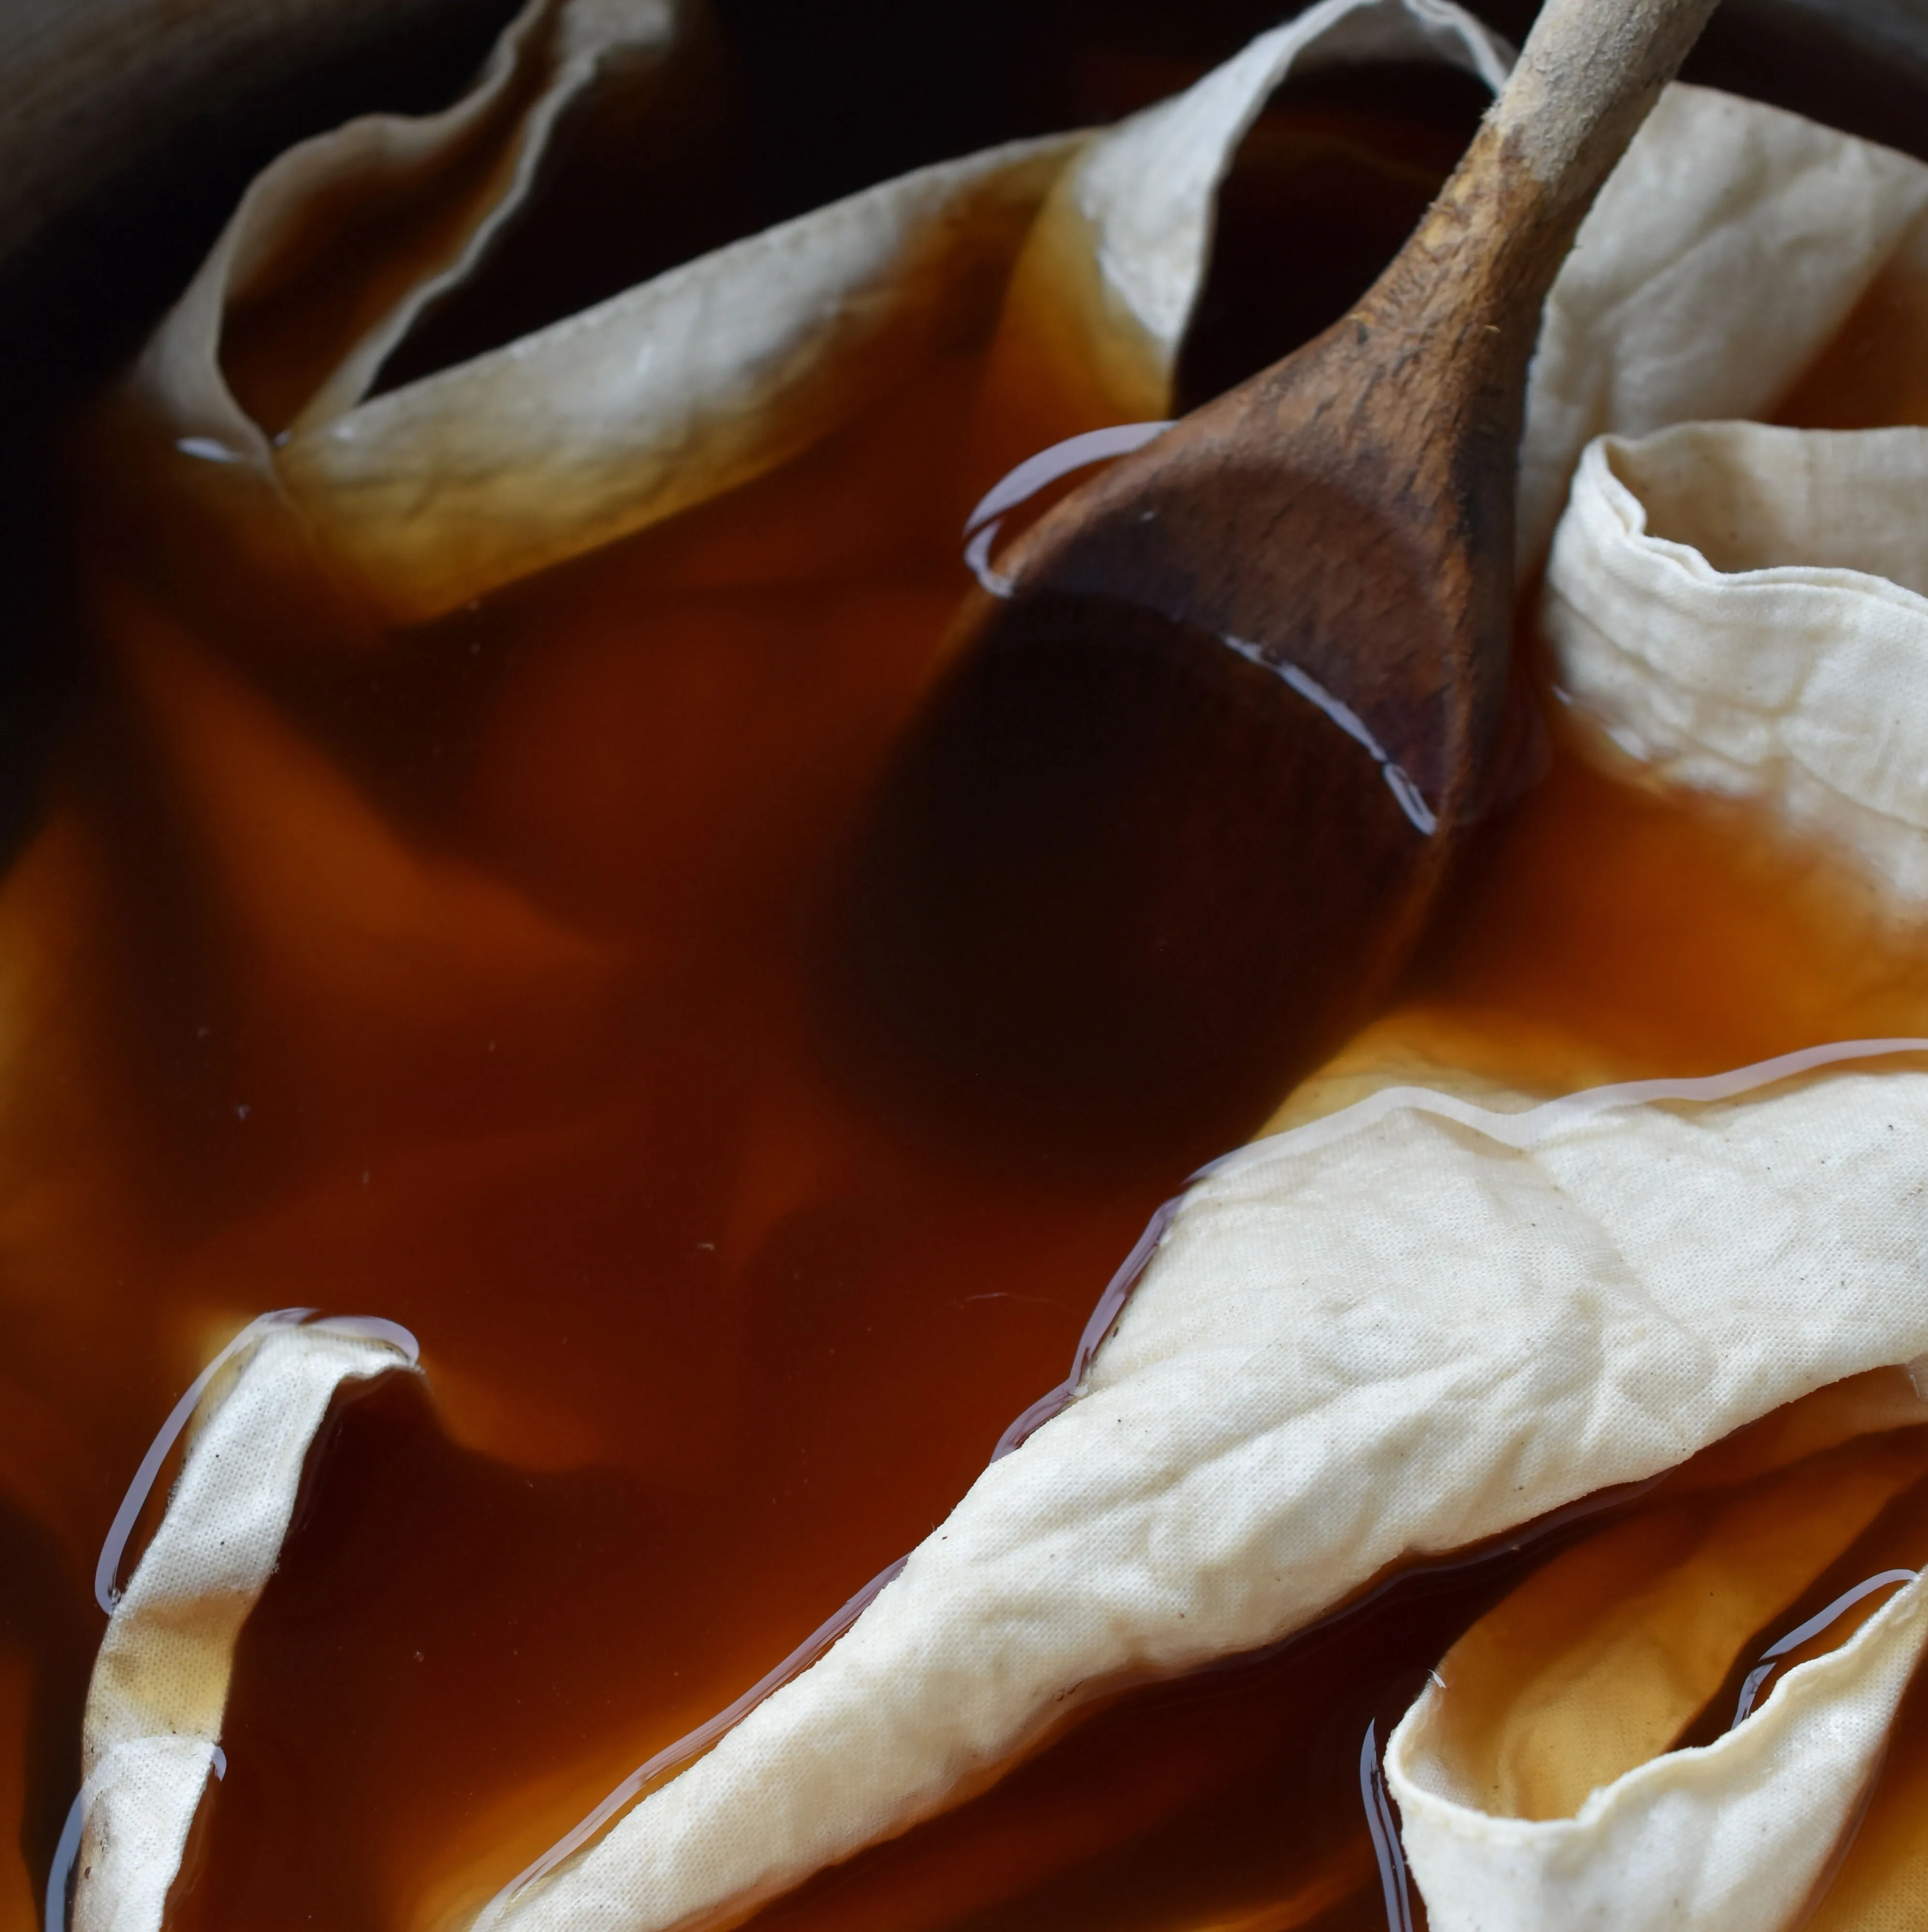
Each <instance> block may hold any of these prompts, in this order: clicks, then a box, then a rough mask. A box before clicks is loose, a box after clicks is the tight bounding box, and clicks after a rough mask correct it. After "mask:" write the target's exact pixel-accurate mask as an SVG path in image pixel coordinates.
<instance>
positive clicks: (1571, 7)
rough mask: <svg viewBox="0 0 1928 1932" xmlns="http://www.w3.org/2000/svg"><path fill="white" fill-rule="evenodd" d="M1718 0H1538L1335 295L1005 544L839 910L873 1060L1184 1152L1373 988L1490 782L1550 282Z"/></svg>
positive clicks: (1078, 1142) (1324, 1042) (1041, 1117)
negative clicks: (1430, 166) (1458, 130)
mask: <svg viewBox="0 0 1928 1932" xmlns="http://www.w3.org/2000/svg"><path fill="white" fill-rule="evenodd" d="M1714 4H1715V0H1549V5H1547V6H1546V7H1545V9H1544V10H1543V12H1542V13H1541V14H1540V18H1539V20H1538V22H1537V24H1536V26H1534V30H1533V32H1532V34H1531V37H1530V38H1529V39H1528V41H1527V43H1526V45H1525V49H1523V50H1522V54H1521V56H1520V60H1519V66H1518V67H1517V68H1516V70H1515V71H1514V74H1513V77H1512V79H1511V80H1510V81H1509V82H1508V83H1507V87H1506V89H1505V90H1504V92H1503V93H1502V94H1501V95H1500V97H1499V98H1498V100H1497V101H1495V103H1494V104H1493V106H1492V109H1491V110H1489V113H1488V114H1487V115H1486V118H1485V120H1484V121H1483V123H1482V124H1481V127H1480V131H1479V133H1478V134H1477V136H1476V138H1475V139H1474V142H1473V143H1472V145H1471V147H1470V148H1469V149H1468V151H1467V153H1466V154H1465V157H1464V159H1463V160H1462V161H1461V163H1460V164H1459V167H1458V169H1456V172H1454V173H1453V176H1452V177H1451V178H1450V180H1449V181H1447V184H1446V185H1445V187H1444V189H1443V190H1441V193H1440V196H1439V198H1438V200H1437V201H1436V202H1434V204H1433V205H1432V208H1431V209H1430V210H1429V212H1428V213H1427V214H1426V217H1425V218H1424V219H1423V220H1422V221H1421V223H1420V226H1419V227H1418V229H1417V231H1416V232H1415V233H1414V235H1413V236H1412V238H1411V240H1409V241H1408V242H1407V244H1406V245H1405V248H1403V249H1402V251H1400V253H1399V255H1398V257H1396V260H1394V261H1393V263H1392V264H1391V266H1390V267H1389V268H1387V269H1386V271H1385V272H1384V274H1383V275H1381V277H1380V278H1379V280H1378V282H1377V283H1376V284H1375V285H1374V287H1372V289H1371V290H1370V291H1369V293H1367V294H1366V296H1365V297H1364V299H1363V300H1362V301H1361V302H1360V303H1359V304H1358V305H1357V307H1356V308H1354V310H1353V311H1352V312H1351V314H1348V316H1346V317H1345V318H1344V319H1343V320H1341V321H1340V322H1339V323H1336V324H1335V325H1334V326H1333V327H1332V328H1330V329H1328V330H1327V331H1326V332H1325V333H1324V335H1321V336H1320V337H1318V338H1317V339H1316V340H1315V341H1312V342H1311V343H1309V344H1307V345H1306V347H1303V348H1302V349H1300V350H1298V351H1297V353H1294V354H1293V355H1291V356H1288V358H1287V359H1285V361H1283V362H1279V363H1278V364H1276V365H1274V366H1273V368H1270V369H1267V370H1266V371H1264V372H1263V373H1261V374H1259V375H1258V376H1256V377H1253V378H1252V380H1249V381H1248V382H1246V383H1243V385H1241V386H1240V387H1239V388H1237V389H1234V390H1232V391H1231V392H1228V394H1226V395H1223V396H1222V397H1220V398H1218V399H1217V400H1216V401H1213V402H1212V403H1210V404H1207V406H1205V407H1203V408H1201V409H1200V410H1197V411H1195V413H1193V414H1192V415H1191V416H1188V417H1186V419H1184V420H1183V422H1180V423H1178V424H1177V425H1175V426H1174V427H1173V428H1171V429H1170V430H1169V431H1166V432H1165V434H1163V435H1162V436H1160V437H1158V439H1157V440H1156V441H1155V442H1153V443H1150V445H1148V446H1147V447H1145V448H1144V449H1142V450H1141V451H1140V452H1138V453H1137V454H1135V455H1132V456H1129V457H1127V458H1124V459H1123V460H1121V461H1120V462H1118V463H1116V464H1115V465H1114V466H1113V467H1111V469H1108V470H1107V471H1106V472H1104V473H1103V474H1102V475H1101V476H1099V478H1097V479H1096V480H1095V481H1092V482H1090V483H1089V484H1087V485H1085V486H1084V487H1082V488H1081V489H1079V490H1077V491H1076V492H1075V493H1073V494H1072V495H1071V496H1068V497H1067V498H1066V499H1064V500H1063V502H1060V504H1059V505H1057V507H1056V508H1054V509H1053V510H1052V511H1051V512H1050V513H1049V514H1048V515H1046V516H1045V517H1043V518H1042V520H1039V522H1038V523H1036V525H1035V526H1033V528H1032V529H1030V530H1029V531H1028V532H1026V533H1025V535H1024V536H1023V537H1022V538H1021V539H1020V540H1019V541H1018V543H1017V544H1015V545H1014V546H1013V547H1012V549H1011V550H1009V552H1008V553H1006V555H1004V556H1002V557H1000V559H999V562H998V571H999V572H1000V574H1001V575H1002V576H1003V577H1004V578H1005V579H1006V580H1008V581H1009V583H1010V585H1011V586H1012V588H1011V589H1010V592H1009V595H1007V596H1004V597H1001V598H1000V597H996V596H993V595H989V594H987V593H984V592H979V593H976V594H975V595H973V598H972V599H971V601H970V603H969V604H967V607H965V609H964V611H963V612H962V613H961V617H960V619H959V622H958V625H957V627H956V629H955V631H954V633H953V637H952V648H951V649H950V650H949V652H947V653H946V659H945V665H946V668H945V670H944V672H943V675H942V676H941V677H940V680H939V682H938V683H937V686H936V688H935V689H934V692H933V694H932V697H931V702H930V703H929V704H928V706H927V707H926V709H925V712H924V713H923V715H922V718H921V719H920V721H919V725H918V727H916V729H915V730H913V733H911V734H910V738H909V739H908V740H907V744H906V746H905V748H904V752H903V754H902V756H901V757H900V759H899V760H898V763H897V765H896V766H895V769H894V770H893V772H892V774H891V775H890V777H889V779H888V781H886V784H884V786H883V788H882V790H880V793H879V794H878V795H877V798H876V799H874V802H873V808H872V811H871V816H870V818H869V820H868V826H867V829H866V832H865V836H864V838H863V840H862V843H861V846H860V850H859V859H858V861H857V863H856V867H855V868H854V871H853V874H852V879H851V889H850V892H849V894H848V895H847V898H846V900H845V901H844V906H843V908H842V912H843V918H842V921H841V929H840V930H841V954H840V960H839V965H840V971H839V973H838V980H837V983H838V990H839V995H840V998H841V1002H842V1008H843V1013H844V1032H845V1037H847V1039H853V1040H857V1041H859V1043H862V1045H863V1046H864V1048H865V1052H866V1055H867V1057H868V1059H869V1060H870V1061H871V1064H872V1066H873V1067H874V1068H877V1069H881V1070H883V1071H884V1072H885V1073H886V1076H887V1077H888V1078H889V1080H890V1082H891V1083H892V1085H894V1086H895V1087H896V1088H898V1089H900V1090H904V1091H918V1092H920V1093H922V1094H925V1095H926V1096H927V1097H928V1096H929V1095H931V1094H935V1096H936V1097H937V1098H938V1099H939V1100H940V1103H941V1104H942V1105H943V1107H944V1109H946V1111H948V1112H950V1113H952V1114H953V1115H958V1113H959V1112H960V1109H961V1110H962V1112H963V1113H964V1114H976V1115H979V1116H980V1117H981V1124H982V1125H983V1126H985V1127H986V1128H987V1129H988V1130H989V1131H991V1133H994V1135H995V1136H998V1137H1000V1138H1003V1139H1009V1137H1010V1136H1012V1135H1013V1134H1014V1133H1015V1135H1016V1136H1018V1139H1020V1140H1024V1139H1030V1140H1032V1141H1034V1142H1039V1143H1040V1144H1042V1145H1045V1146H1047V1147H1048V1148H1053V1149H1055V1150H1057V1151H1064V1152H1073V1153H1076V1152H1088V1153H1090V1154H1095V1155H1097V1156H1099V1157H1104V1158H1112V1157H1115V1156H1116V1155H1117V1154H1118V1153H1119V1152H1120V1151H1129V1149H1130V1148H1132V1146H1133V1145H1138V1144H1140V1143H1143V1144H1144V1145H1146V1146H1147V1147H1149V1146H1150V1145H1153V1143H1159V1144H1162V1145H1166V1146H1168V1147H1169V1145H1171V1137H1172V1136H1173V1135H1174V1133H1175V1134H1176V1136H1177V1140H1178V1142H1179V1144H1180V1145H1183V1144H1184V1143H1185V1142H1187V1141H1188V1139H1195V1140H1196V1142H1198V1145H1204V1146H1210V1145H1212V1144H1213V1138H1214V1136H1220V1137H1230V1136H1234V1135H1236V1134H1237V1133H1240V1132H1242V1131H1245V1130H1249V1127H1251V1126H1252V1125H1253V1124H1255V1120H1256V1118H1258V1117H1261V1116H1262V1115H1263V1113H1264V1112H1265V1111H1266V1110H1267V1108H1268V1107H1269V1106H1270V1105H1271V1104H1272V1103H1274V1102H1276V1100H1277V1099H1278V1098H1279V1097H1280V1096H1281V1095H1282V1094H1283V1093H1284V1092H1285V1090H1286V1088H1287V1087H1288V1085H1290V1084H1291V1081H1292V1080H1293V1079H1295V1078H1296V1077H1297V1076H1298V1075H1299V1074H1300V1073H1302V1072H1303V1071H1304V1070H1306V1069H1307V1068H1308V1067H1310V1066H1311V1065H1312V1064H1314V1063H1315V1061H1316V1060H1317V1059H1318V1058H1320V1057H1321V1056H1322V1055H1324V1054H1326V1053H1327V1052H1330V1049H1331V1048H1332V1047H1333V1046H1334V1045H1335V1044H1336V1043H1337V1041H1338V1040H1339V1039H1340V1038H1342V1037H1343V1035H1344V1034H1345V1032H1346V1031H1348V1030H1350V1029H1351V1028H1353V1027H1354V1026H1355V1025H1357V1023H1358V1022H1359V1021H1360V1019H1361V1018H1362V1017H1363V1016H1365V1015H1366V1013H1368V1012H1369V1010H1371V1007H1372V1004H1373V1003H1374V1002H1375V1001H1379V1000H1381V999H1383V998H1384V995H1385V994H1386V992H1387V989H1388V988H1389V986H1390V983H1391V981H1392V980H1393V977H1394V975H1395V974H1396V973H1397V971H1398V970H1399V968H1400V966H1401V965H1402V964H1403V963H1404V962H1405V959H1406V958H1407V956H1408V953H1409V952H1410V950H1411V947H1412V945H1413V943H1414V940H1415V938H1417V935H1418V934H1419V932H1420V929H1421V928H1422V926H1423V923H1424V922H1425V920H1426V916H1427V913H1428V912H1429V910H1430V908H1431V907H1432V906H1433V904H1434V903H1435V899H1436V898H1437V896H1438V892H1439V889H1440V886H1441V882H1442V880H1444V878H1445V877H1446V875H1447V871H1448V870H1449V868H1450V865H1451V863H1452V862H1453V858H1454V856H1455V855H1456V852H1457V851H1458V850H1459V847H1461V845H1462V843H1463V837H1462V835H1463V833H1464V832H1465V828H1466V827H1467V826H1468V823H1469V822H1470V821H1471V820H1472V819H1473V818H1474V817H1475V816H1477V813H1478V811H1479V810H1480V805H1481V803H1482V801H1483V799H1485V798H1486V796H1487V795H1488V793H1489V780H1490V777H1491V772H1492V765H1493V760H1494V757H1495V746H1496V744H1497V743H1498V739H1499V737H1500V735H1501V718H1502V713H1503V710H1504V700H1505V697H1506V693H1507V685H1508V655H1509V642H1510V632H1511V625H1512V614H1513V499H1514V482H1515V472H1516V466H1517V460H1518V452H1519V438H1520V430H1521V422H1522V410H1523V401H1524V395H1525V382H1526V371H1527V365H1528V359H1529V357H1530V356H1531V353H1532V350H1533V346H1534V339H1535V337H1536V335H1537V331H1538V328H1539V323H1540V309H1541V305H1542V304H1543V301H1544V299H1545V298H1546V292H1547V290H1548V288H1549V286H1550V285H1551V284H1552V280H1553V278H1554V275H1555V271H1556V270H1557V269H1558V266H1559V265H1560V263H1561V260H1562V259H1563V257H1564V256H1565V254H1566V253H1567V249H1568V247H1569V246H1570V244H1571V242H1572V241H1573V234H1574V231H1575V229H1576V228H1577V227H1578V226H1579V222H1580V220H1581V217H1582V216H1583V215H1584V214H1585V212H1586V211H1587V209H1588V207H1589V205H1591V202H1592V201H1593V199H1594V195H1595V193H1596V192H1597V190H1598V189H1599V187H1600V184H1601V182H1602V181H1603V180H1604V179H1605V178H1606V175H1607V174H1608V172H1609V170H1610V169H1612V166H1613V165H1614V163H1615V161H1617V160H1618V158H1619V157H1620V155H1621V153H1622V152H1623V151H1624V149H1625V148H1626V146H1627V142H1628V141H1629V140H1630V139H1632V137H1633V133H1634V130H1636V128H1637V127H1639V124H1640V123H1641V121H1642V120H1643V119H1644V118H1645V116H1646V115H1647V113H1648V110H1649V109H1650V108H1651V106H1652V105H1653V103H1654V100H1655V98H1657V95H1658V94H1659V92H1660V89H1661V88H1662V86H1663V85H1664V84H1665V83H1666V81H1667V80H1668V79H1669V77H1671V76H1672V74H1674V72H1675V70H1676V68H1678V66H1679V65H1680V62H1681V60H1682V58H1684V55H1686V53H1687V49H1688V48H1689V47H1690V46H1691V44H1692V43H1693V40H1694V39H1695V37H1696V35H1697V34H1699V31H1700V29H1701V28H1702V26H1703V25H1704V23H1705V21H1706V20H1707V19H1708V16H1709V15H1710V14H1711V13H1712V11H1713V10H1714Z"/></svg>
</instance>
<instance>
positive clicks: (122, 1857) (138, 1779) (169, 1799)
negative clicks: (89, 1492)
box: [73, 1321, 415, 1932]
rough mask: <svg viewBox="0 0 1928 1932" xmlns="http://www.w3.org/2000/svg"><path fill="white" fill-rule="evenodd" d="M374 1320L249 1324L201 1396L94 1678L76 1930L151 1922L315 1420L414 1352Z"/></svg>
mask: <svg viewBox="0 0 1928 1932" xmlns="http://www.w3.org/2000/svg"><path fill="white" fill-rule="evenodd" d="M238 1339H239V1340H240V1343H241V1347H240V1349H239V1350H238V1354H237V1359H238V1362H239V1364H240V1366H239V1372H238V1374H237V1375H235V1376H234V1378H233V1379H232V1382H230V1383H229V1385H228V1386H227V1388H226V1390H225V1391H223V1392H222V1393H220V1394H218V1395H217V1396H216V1397H211V1398H209V1399H208V1400H207V1401H206V1402H205V1403H203V1405H202V1408H203V1413H202V1415H201V1417H200V1418H199V1428H198V1432H197V1433H196V1436H195V1437H194V1439H193V1445H192V1446H191V1448H190V1449H189V1450H188V1451H187V1457H186V1458H185V1460H184V1463H182V1466H181V1475H180V1478H179V1479H178V1481H177V1482H176V1483H175V1487H174V1490H173V1493H172V1495H171V1496H169V1499H168V1502H167V1509H166V1514H165V1515H164V1516H163V1517H162V1519H161V1521H160V1526H159V1528H158V1529H156V1530H155V1532H154V1536H153V1538H152V1539H151V1541H150V1542H149V1543H148V1546H147V1548H146V1550H145V1551H144V1552H143V1553H142V1556H141V1559H140V1562H139V1566H138V1568H136V1570H135V1571H134V1574H133V1577H132V1579H131V1580H130V1582H129V1583H128V1585H127V1589H126V1592H125V1593H124V1595H122V1596H121V1598H120V1599H119V1601H118V1602H117V1603H116V1604H115V1606H114V1610H113V1614H112V1617H111V1618H110V1619H109V1622H108V1625H107V1633H106V1636H105V1637H103V1638H102V1640H101V1642H100V1655H99V1657H98V1658H97V1660H96V1661H95V1663H94V1675H93V1679H92V1681H91V1683H90V1684H89V1685H88V1692H87V1713H86V1720H85V1730H84V1733H83V1735H82V1744H81V1775H82V1778H83V1779H84V1780H85V1783H84V1784H83V1786H82V1794H81V1804H82V1810H83V1816H84V1820H85V1823H84V1826H83V1828H82V1836H81V1839H80V1846H79V1860H78V1862H77V1869H76V1878H75V1884H74V1892H73V1926H74V1932H160V1926H161V1923H162V1918H163V1908H164V1907H165V1906H166V1901H167V1891H168V1887H169V1885H171V1884H172V1882H173V1880H174V1876H175V1873H176V1872H177V1871H178V1870H179V1868H180V1864H181V1853H182V1851H183V1849H184V1847H185V1846H186V1844H187V1832H188V1829H189V1827H190V1826H191V1825H192V1824H193V1821H194V1814H195V1812H196V1810H197V1809H198V1808H199V1805H200V1802H201V1797H202V1793H203V1791H204V1790H205V1788H206V1785H207V1781H208V1775H209V1774H210V1772H216V1771H217V1767H218V1763H219V1759H220V1751H219V1745H220V1732H221V1714H222V1712H223V1708H224V1707H225V1706H226V1702H227V1691H228V1679H229V1676H230V1675H231V1673H232V1670H233V1664H234V1648H235V1642H236V1640H237V1639H238V1637H239V1636H240V1634H241V1625H243V1624H244V1623H245V1622H247V1616H248V1613H249V1612H250V1610H253V1607H254V1605H255V1602H256V1599H257V1598H259V1596H260V1595H261V1592H262V1589H263V1588H264V1587H265V1585H266V1583H267V1582H268V1578H269V1577H271V1575H272V1574H274V1568H275V1565H277V1563H278V1562H280V1555H281V1543H282V1539H283V1538H284V1537H285V1536H286V1534H287V1530H288V1523H289V1518H290V1517H292V1514H293V1513H294V1508H295V1494H296V1492H297V1490H298V1488H299V1487H300V1484H301V1469H302V1466H303V1464H304V1462H305V1461H306V1460H307V1453H308V1448H309V1445H310V1444H311V1443H312V1442H313V1440H314V1436H315V1432H316V1430H318V1429H319V1427H321V1424H322V1418H323V1417H324V1416H325V1415H326V1414H327V1412H328V1404H329V1403H330V1402H331V1400H333V1399H334V1392H335V1391H336V1390H337V1388H339V1387H340V1385H341V1384H342V1383H343V1382H347V1381H350V1380H355V1379H361V1378H364V1377H366V1376H377V1375H381V1374H383V1373H385V1372H386V1371H388V1370H391V1369H397V1368H407V1367H412V1366H413V1364H414V1359H415V1358H414V1350H413V1347H412V1344H411V1343H408V1342H407V1341H406V1338H401V1337H398V1336H397V1334H395V1333H394V1332H393V1331H386V1325H373V1332H370V1325H361V1326H358V1325H356V1324H354V1323H352V1322H347V1323H340V1322H320V1323H316V1324H315V1325H313V1326H310V1327H291V1326H288V1325H284V1324H279V1323H277V1322H271V1321H264V1322H259V1323H256V1324H255V1325H253V1326H252V1327H251V1328H250V1329H249V1330H248V1331H246V1332H245V1333H244V1335H243V1336H242V1337H240V1338H238Z"/></svg>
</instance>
